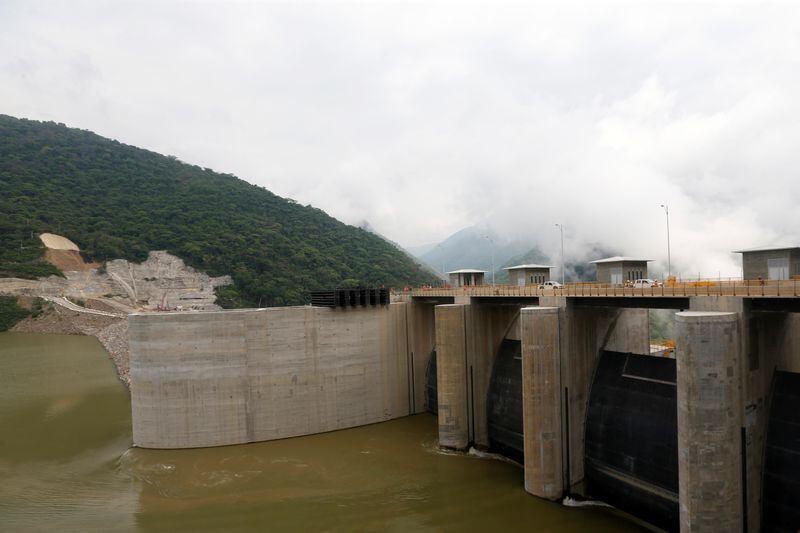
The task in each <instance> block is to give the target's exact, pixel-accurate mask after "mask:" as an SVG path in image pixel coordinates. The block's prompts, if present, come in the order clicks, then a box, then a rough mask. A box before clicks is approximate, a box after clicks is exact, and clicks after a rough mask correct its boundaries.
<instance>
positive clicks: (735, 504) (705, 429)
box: [676, 311, 743, 532]
mask: <svg viewBox="0 0 800 533" xmlns="http://www.w3.org/2000/svg"><path fill="white" fill-rule="evenodd" d="M676 322H677V329H678V334H677V341H676V353H677V357H676V358H677V388H678V391H677V397H678V449H679V456H678V473H679V481H680V491H679V502H680V527H681V531H684V532H686V531H741V530H742V527H743V504H742V464H741V462H742V449H741V426H742V424H741V411H740V396H741V391H740V387H741V385H740V366H739V365H740V352H741V346H740V332H739V314H738V313H730V312H712V311H688V312H681V313H677V314H676Z"/></svg>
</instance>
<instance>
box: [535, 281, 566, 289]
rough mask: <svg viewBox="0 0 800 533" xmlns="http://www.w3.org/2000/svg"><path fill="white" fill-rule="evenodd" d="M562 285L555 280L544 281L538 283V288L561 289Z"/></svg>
mask: <svg viewBox="0 0 800 533" xmlns="http://www.w3.org/2000/svg"><path fill="white" fill-rule="evenodd" d="M563 287H564V286H563V285H562V284H560V283H559V282H557V281H552V280H551V281H545V282H544V283H542V284H541V285H539V288H540V289H561V288H563Z"/></svg>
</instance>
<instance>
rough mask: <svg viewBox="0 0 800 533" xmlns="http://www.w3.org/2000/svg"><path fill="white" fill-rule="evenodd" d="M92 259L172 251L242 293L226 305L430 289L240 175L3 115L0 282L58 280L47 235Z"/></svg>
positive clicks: (411, 264) (392, 250)
mask: <svg viewBox="0 0 800 533" xmlns="http://www.w3.org/2000/svg"><path fill="white" fill-rule="evenodd" d="M42 232H52V233H56V234H58V235H63V236H65V237H67V238H69V239H71V240H72V241H74V242H76V243H77V244H78V245H79V246H80V247H81V249H82V253H83V254H84V255H85V256H86V258H87V259H90V260H100V261H103V260H109V259H117V258H124V259H128V260H132V261H143V260H144V259H146V257H147V252H148V251H149V250H167V251H169V252H170V253H173V254H175V255H178V256H180V257H182V258H183V259H184V260H185V261H186V263H187V264H189V265H191V266H193V267H195V268H198V269H200V270H203V271H205V272H207V273H208V274H210V275H212V276H219V275H224V274H229V275H230V276H231V277H232V278H233V280H234V284H233V285H232V286H228V287H222V288H219V289H218V303H220V304H221V305H223V306H224V307H248V306H255V305H258V304H259V303H260V304H261V305H295V304H303V303H307V302H308V301H309V292H310V291H312V290H319V289H329V288H334V287H337V286H345V285H349V286H353V285H371V286H377V285H381V284H384V285H386V286H387V287H388V286H394V287H398V286H403V285H405V284H415V285H416V284H420V283H430V282H432V281H433V280H434V276H433V275H432V273H430V272H429V271H427V270H426V269H424V268H422V267H421V266H420V265H419V264H417V263H415V261H414V260H413V259H411V258H410V257H409V256H408V255H406V254H405V253H403V252H402V251H400V250H398V249H397V248H396V247H394V246H392V245H391V244H390V243H388V242H387V241H385V240H384V239H382V238H380V237H378V236H376V235H374V234H372V233H370V232H368V231H365V230H363V229H359V228H356V227H353V226H349V225H346V224H344V223H342V222H340V221H338V220H336V219H334V218H332V217H330V216H328V215H327V214H326V213H325V212H323V211H322V210H320V209H317V208H314V207H311V206H302V205H299V204H297V203H296V202H295V201H293V200H291V199H286V198H281V197H279V196H277V195H275V194H273V193H271V192H270V191H268V190H266V189H264V188H262V187H259V186H256V185H252V184H249V183H247V182H245V181H243V180H241V179H239V178H237V177H235V176H233V175H230V174H219V173H217V172H214V171H212V170H210V169H207V168H201V167H198V166H194V165H189V164H185V163H182V162H180V161H178V160H177V159H176V158H174V157H169V156H163V155H160V154H157V153H154V152H150V151H147V150H143V149H140V148H136V147H133V146H128V145H125V144H122V143H120V142H117V141H115V140H111V139H106V138H103V137H100V136H99V135H96V134H94V133H91V132H88V131H83V130H78V129H73V128H68V127H66V126H64V125H63V124H56V123H53V122H38V121H33V120H25V119H17V118H13V117H9V116H6V115H0V276H1V277H10V276H16V277H24V278H36V277H41V276H46V275H50V274H58V273H59V272H58V270H57V269H56V268H55V267H53V266H52V265H50V264H49V263H46V262H45V261H43V259H42V255H43V248H42V245H41V243H40V242H39V239H38V237H37V235H38V234H39V233H42Z"/></svg>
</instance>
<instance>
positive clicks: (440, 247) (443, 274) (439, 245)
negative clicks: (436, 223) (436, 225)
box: [436, 244, 447, 280]
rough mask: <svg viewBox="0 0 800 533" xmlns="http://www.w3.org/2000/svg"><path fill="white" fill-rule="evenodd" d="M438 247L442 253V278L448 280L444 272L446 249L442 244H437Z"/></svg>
mask: <svg viewBox="0 0 800 533" xmlns="http://www.w3.org/2000/svg"><path fill="white" fill-rule="evenodd" d="M436 247H437V248H438V249H439V250H441V251H442V277H443V278H444V279H445V280H447V274H445V272H444V248H443V247H442V245H441V244H437V245H436Z"/></svg>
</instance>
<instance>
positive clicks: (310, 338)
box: [129, 303, 411, 448]
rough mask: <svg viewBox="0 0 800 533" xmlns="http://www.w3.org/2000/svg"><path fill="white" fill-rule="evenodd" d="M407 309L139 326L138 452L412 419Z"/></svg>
mask: <svg viewBox="0 0 800 533" xmlns="http://www.w3.org/2000/svg"><path fill="white" fill-rule="evenodd" d="M406 306H407V304H404V303H398V304H391V305H389V306H385V307H379V308H356V309H327V308H316V307H290V308H269V309H257V310H241V311H222V312H207V313H170V314H141V315H131V316H130V317H129V336H130V346H131V407H132V413H133V441H134V444H135V445H137V446H141V447H147V448H190V447H202V446H219V445H226V444H239V443H245V442H254V441H263V440H272V439H280V438H285V437H293V436H298V435H307V434H311V433H320V432H324V431H332V430H336V429H342V428H347V427H353V426H359V425H364V424H370V423H374V422H381V421H384V420H389V419H392V418H397V417H401V416H405V415H407V414H409V412H410V406H411V395H410V383H409V366H410V364H409V350H408V346H407V343H406V327H407V322H406Z"/></svg>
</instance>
